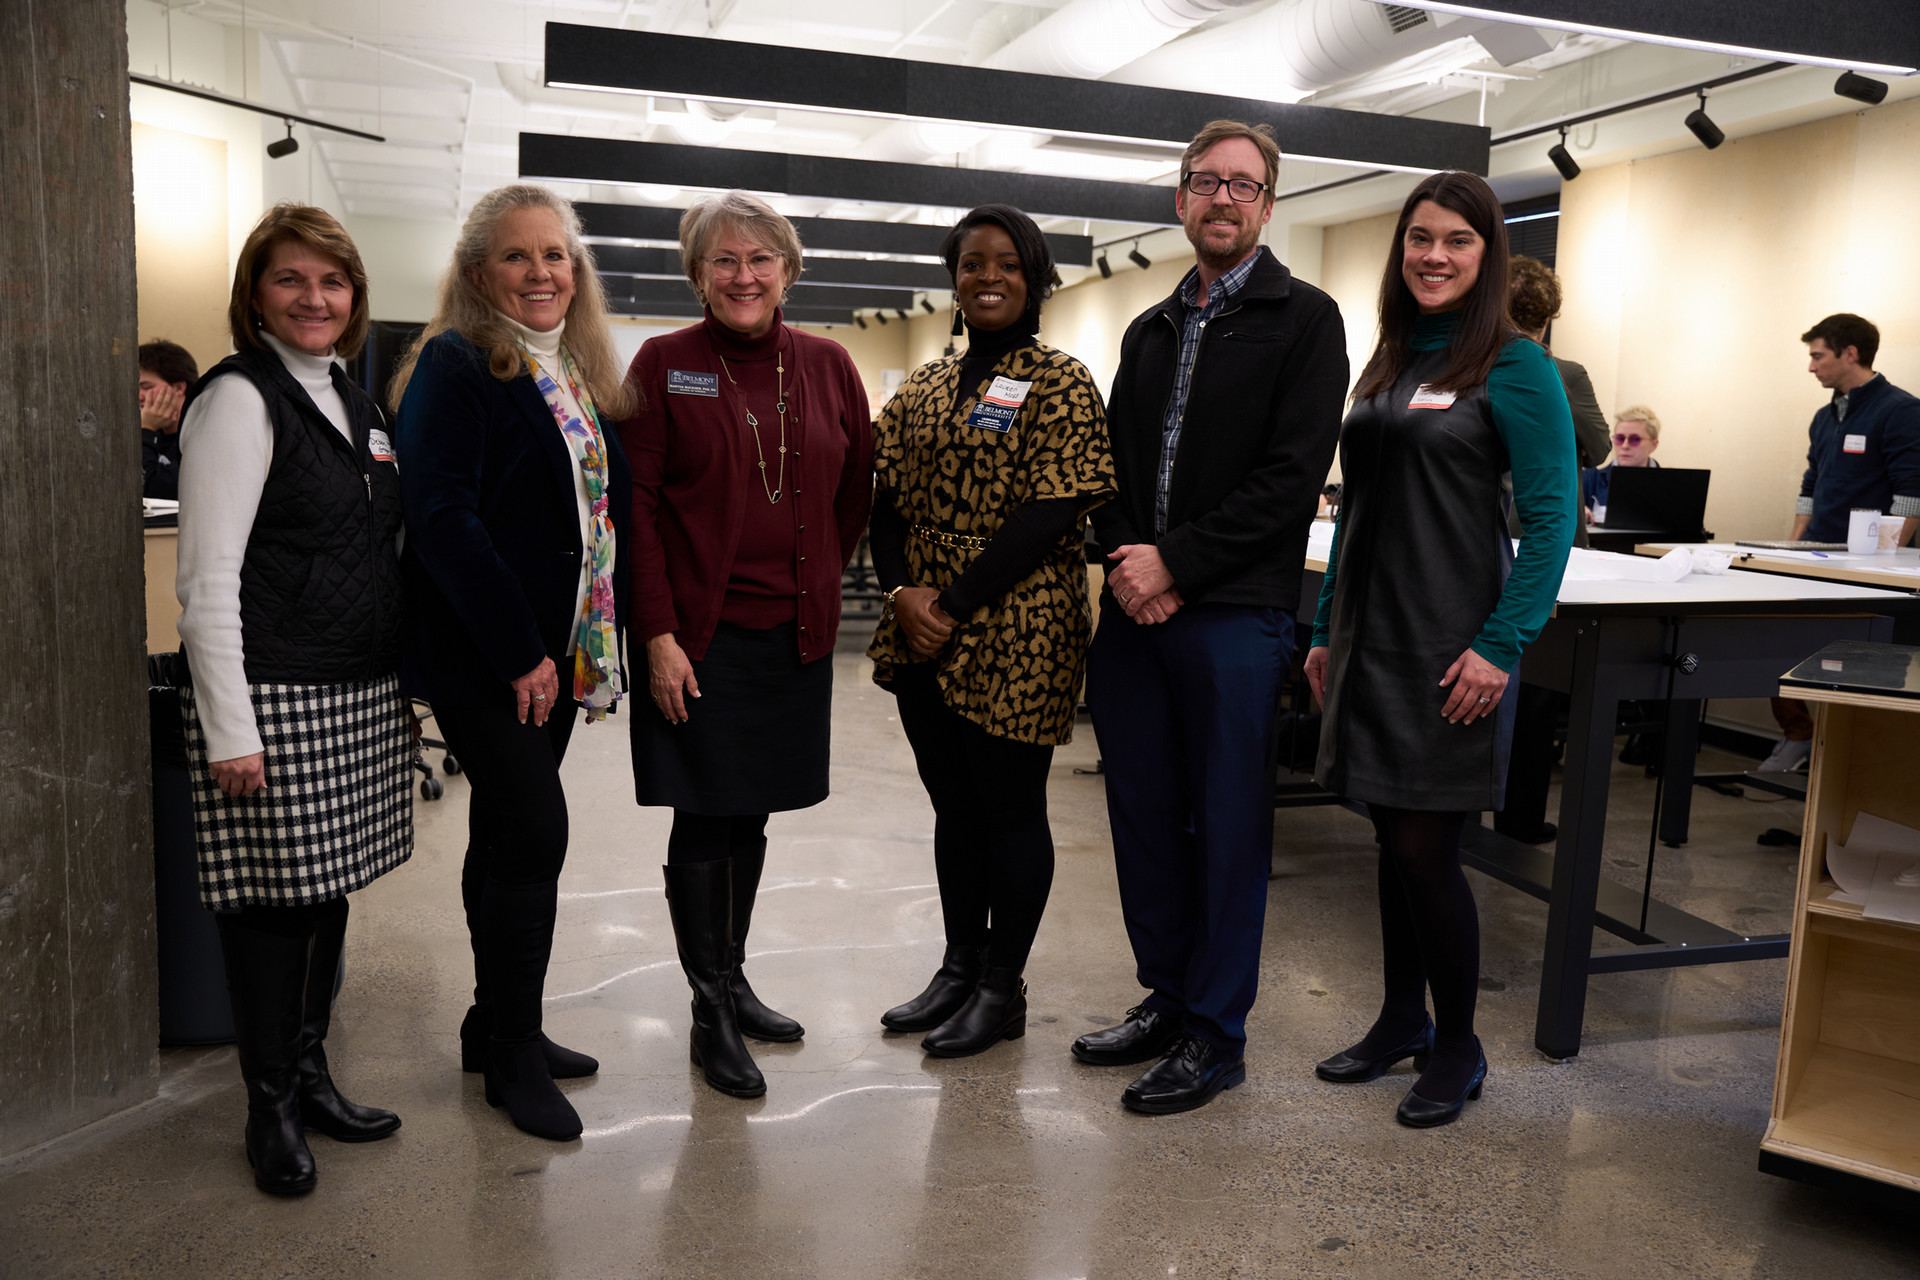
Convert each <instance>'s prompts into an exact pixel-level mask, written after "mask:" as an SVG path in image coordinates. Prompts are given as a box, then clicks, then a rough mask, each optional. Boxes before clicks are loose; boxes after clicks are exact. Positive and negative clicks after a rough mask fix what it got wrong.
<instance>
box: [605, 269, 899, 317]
mask: <svg viewBox="0 0 1920 1280" xmlns="http://www.w3.org/2000/svg"><path fill="white" fill-rule="evenodd" d="M600 279H601V283H602V284H603V285H604V286H605V287H606V290H607V292H608V293H610V294H619V295H621V296H622V297H627V298H637V299H639V300H640V301H642V302H692V301H693V290H692V289H691V288H690V287H689V286H688V284H687V281H686V277H684V276H682V277H681V278H680V279H678V280H647V279H642V278H640V277H637V276H602V277H601V278H600ZM787 300H788V302H789V303H790V304H791V305H793V306H796V307H827V308H844V309H846V310H849V311H852V310H855V309H859V308H864V307H898V306H900V305H902V304H903V303H907V302H911V301H913V297H912V295H911V294H909V293H906V292H905V291H903V290H900V289H860V288H853V287H850V286H843V285H831V284H808V283H806V281H804V280H802V281H801V282H800V283H799V284H796V285H795V286H793V288H791V289H789V290H788V291H787Z"/></svg>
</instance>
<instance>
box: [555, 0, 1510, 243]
mask: <svg viewBox="0 0 1920 1280" xmlns="http://www.w3.org/2000/svg"><path fill="white" fill-rule="evenodd" d="M546 68H547V83H548V84H549V85H553V86H555V87H560V88H574V89H614V90H623V91H627V92H632V93H646V94H662V95H665V96H668V97H676V98H696V99H706V100H710V101H735V102H740V101H745V102H753V103H762V104H770V105H780V106H796V107H809V108H813V109H817V110H825V111H848V112H854V113H857V114H865V115H879V116H898V117H906V118H913V119H922V120H942V121H959V122H964V123H968V124H983V125H992V126H997V127H1000V128H1008V129H1024V130H1032V131H1035V132H1042V133H1053V134H1068V135H1078V136H1081V137H1091V138H1122V139H1142V138H1144V139H1150V140H1154V141H1159V142H1179V143H1185V142H1186V141H1187V140H1188V139H1189V138H1191V137H1193V135H1194V134H1195V133H1197V132H1199V130H1200V127H1201V126H1202V125H1204V124H1206V123H1207V122H1208V121H1209V120H1218V119H1222V118H1226V119H1232V120H1264V121H1267V122H1268V123H1270V124H1272V125H1273V126H1274V127H1275V129H1276V130H1278V132H1279V134H1280V145H1281V146H1282V147H1283V148H1284V149H1286V150H1287V151H1288V152H1289V153H1291V154H1294V155H1300V156H1314V157H1319V158H1322V159H1327V160H1346V161H1352V162H1354V163H1358V164H1370V165H1386V166H1390V167H1391V166H1400V167H1413V168H1427V169H1468V170H1471V171H1472V172H1474V173H1479V174H1484V173H1486V171H1487V150H1488V138H1489V133H1488V131H1487V130H1486V129H1484V128H1481V127H1480V126H1477V125H1467V124H1452V123H1448V122H1445V121H1439V120H1417V119H1414V118H1413V117H1410V116H1385V115H1374V114H1371V113H1369V112H1364V111H1340V110H1335V109H1330V108H1327V107H1302V106H1295V105H1290V104H1287V103H1280V102H1264V101H1261V100H1259V99H1256V98H1235V97H1227V96H1224V95H1220V94H1210V93H1188V92H1185V91H1182V90H1175V89H1154V88H1147V87H1143V86H1141V85H1131V84H1115V83H1112V82H1109V81H1104V80H1078V79H1074V78H1073V77H1070V76H1041V75H1032V74H1029V73H1027V72H1022V71H996V70H992V69H990V68H987V67H968V66H949V65H947V64H944V63H935V62H914V61H909V60H907V59H903V58H881V57H873V56H870V55H867V54H855V53H830V52H823V51H820V50H814V49H790V48H784V47H781V46H778V45H766V44H746V43H742V42H739V41H733V40H710V39H705V38H702V37H696V36H669V35H660V34H656V33H654V32H648V31H622V30H614V29H610V28H606V27H584V26H576V25H574V24H571V23H565V22H549V23H548V24H547V38H546ZM1131 220H1132V219H1129V221H1131Z"/></svg>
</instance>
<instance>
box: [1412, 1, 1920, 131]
mask: <svg viewBox="0 0 1920 1280" xmlns="http://www.w3.org/2000/svg"><path fill="white" fill-rule="evenodd" d="M1900 2H1901V0H1894V3H1890V4H1888V5H1887V6H1886V9H1887V12H1888V14H1889V16H1893V14H1894V11H1895V9H1896V8H1897V6H1898V4H1899V3H1900ZM1905 2H1907V3H1911V0H1905ZM1406 7H1407V8H1409V9H1426V10H1429V11H1431V12H1433V13H1453V14H1458V15H1460V16H1461V17H1463V18H1486V19H1489V20H1491V21H1494V22H1510V23H1520V24H1522V25H1525V26H1529V27H1546V28H1549V29H1551V30H1554V31H1571V32H1575V33H1577V34H1585V35H1592V36H1605V37H1607V38H1608V39H1611V40H1627V41H1631V42H1633V43H1635V44H1664V45H1668V46H1671V47H1672V48H1675V49H1691V50H1694V51H1695V52H1698V53H1723V54H1727V55H1730V56H1732V57H1736V58H1764V59H1766V60H1768V61H1770V62H1793V63H1799V64H1800V65H1802V66H1808V67H1834V68H1836V69H1838V70H1841V71H1877V72H1879V73H1880V74H1882V75H1889V76H1910V75H1913V74H1914V73H1915V72H1916V71H1920V67H1915V66H1908V65H1904V64H1900V63H1891V62H1863V61H1861V60H1860V59H1858V58H1838V57H1828V56H1826V55H1824V54H1813V53H1792V52H1789V51H1787V50H1784V49H1767V48H1761V47H1759V46H1757V45H1746V44H1733V43H1729V42H1726V41H1720V40H1696V39H1693V38H1691V37H1688V36H1675V35H1667V34H1664V33H1660V32H1654V31H1636V30H1632V29H1629V28H1625V27H1612V26H1603V25H1601V24H1599V23H1595V22H1575V21H1572V20H1569V19H1565V18H1554V17H1550V16H1546V15H1543V14H1540V13H1538V12H1536V11H1534V9H1533V8H1530V7H1526V6H1515V7H1513V8H1505V9H1495V8H1489V7H1487V6H1485V5H1475V4H1433V3H1428V2H1427V0H1414V2H1413V3H1411V4H1409V5H1407V6H1406ZM1556 7H1559V6H1556ZM1586 7H1587V8H1592V7H1594V6H1592V5H1588V6H1586ZM1634 7H1636V8H1644V7H1646V6H1645V3H1644V0H1643V2H1642V3H1641V4H1637V5H1635V6H1634ZM1766 7H1767V6H1766V5H1764V4H1762V5H1755V6H1753V8H1754V9H1755V10H1764V9H1765V8H1766ZM1673 8H1674V9H1676V10H1684V9H1686V8H1687V6H1686V5H1684V4H1682V5H1674V6H1673ZM1812 11H1813V12H1817V13H1831V12H1832V9H1831V6H1829V7H1827V8H1826V9H1824V10H1822V9H1820V8H1819V7H1815V8H1814V9H1813V10H1812ZM1377 167H1384V166H1377Z"/></svg>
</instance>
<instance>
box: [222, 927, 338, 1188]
mask: <svg viewBox="0 0 1920 1280" xmlns="http://www.w3.org/2000/svg"><path fill="white" fill-rule="evenodd" d="M244 914H245V913H241V912H234V913H226V912H222V913H217V914H216V915H215V916H214V920H215V922H216V923H217V925H218V927H219V930H220V951H221V954H222V955H223V956H224V957H225V959H226V965H227V994H228V996H229V998H230V999H231V1000H232V1002H233V1029H234V1042H235V1047H236V1048H237V1049H238V1050H239V1056H240V1078H241V1079H242V1080H244V1081H245V1082H246V1086H247V1139H246V1142H247V1163H248V1164H250V1165H252V1166H253V1184H254V1185H255V1186H256V1187H259V1188H260V1189H261V1190H262V1191H265V1192H267V1193H269V1194H271V1195H276V1196H295V1195H300V1194H302V1193H304V1192H307V1191H311V1190H313V1186H314V1183H315V1181H316V1180H317V1178H318V1174H317V1172H316V1171H315V1169H314V1165H313V1153H312V1152H311V1151H309V1150H307V1134H306V1130H305V1128H304V1127H303V1126H302V1125H301V1123H300V1093H299V1073H298V1071H297V1069H296V1067H295V1063H296V1062H297V1061H298V1059H299V1056H300V1012H301V1007H302V1004H303V1001H304V1000H305V993H306V983H307V955H308V952H309V951H310V950H311V948H312V944H313V939H312V937H311V935H310V934H308V935H305V936H301V935H300V934H299V931H298V930H292V929H290V930H288V931H286V932H282V933H273V932H267V931H265V930H262V929H258V928H252V927H249V926H248V924H246V923H245V922H244V921H243V919H242V916H243V915H244ZM290 919H291V917H290Z"/></svg>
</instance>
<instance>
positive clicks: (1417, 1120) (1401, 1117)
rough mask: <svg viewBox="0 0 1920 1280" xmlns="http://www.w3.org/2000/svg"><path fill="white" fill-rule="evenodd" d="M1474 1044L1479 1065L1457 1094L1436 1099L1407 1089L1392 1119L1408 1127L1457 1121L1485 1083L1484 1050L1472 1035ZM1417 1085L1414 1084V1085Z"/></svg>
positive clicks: (1430, 1125)
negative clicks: (1458, 1094)
mask: <svg viewBox="0 0 1920 1280" xmlns="http://www.w3.org/2000/svg"><path fill="white" fill-rule="evenodd" d="M1473 1047H1474V1049H1475V1050H1476V1051H1477V1052H1478V1053H1479V1054H1480V1064H1479V1065H1478V1066H1476V1067H1475V1068H1474V1069H1473V1078H1472V1079H1470V1080H1468V1081H1467V1087H1466V1089H1465V1090H1464V1091H1463V1092H1462V1093H1461V1094H1460V1096H1459V1097H1457V1098H1454V1099H1453V1100H1452V1101H1450V1102H1435V1101H1433V1100H1432V1099H1430V1098H1423V1097H1421V1096H1420V1095H1419V1094H1417V1093H1415V1092H1414V1091H1413V1089H1409V1090H1407V1096H1406V1097H1404V1098H1402V1099H1400V1107H1399V1109H1398V1110H1396V1111H1395V1112H1394V1113H1393V1118H1394V1119H1396V1120H1398V1121H1399V1122H1400V1123H1401V1124H1404V1125H1406V1126H1407V1127H1408V1128H1409V1129H1437V1128H1439V1127H1440V1126H1441V1125H1443V1124H1452V1123H1453V1122H1454V1121H1455V1120H1458V1119H1459V1118H1460V1112H1461V1111H1462V1110H1464V1109H1465V1107H1466V1105H1467V1101H1468V1099H1472V1100H1474V1101H1478V1100H1479V1098H1480V1089H1481V1086H1483V1085H1485V1084H1486V1082H1487V1051H1486V1050H1485V1049H1483V1048H1481V1047H1480V1038H1479V1037H1478V1036H1475V1037H1474V1041H1473ZM1419 1087H1420V1086H1419V1085H1417V1084H1416V1085H1414V1087H1413V1088H1414V1089H1418V1088H1419Z"/></svg>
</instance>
